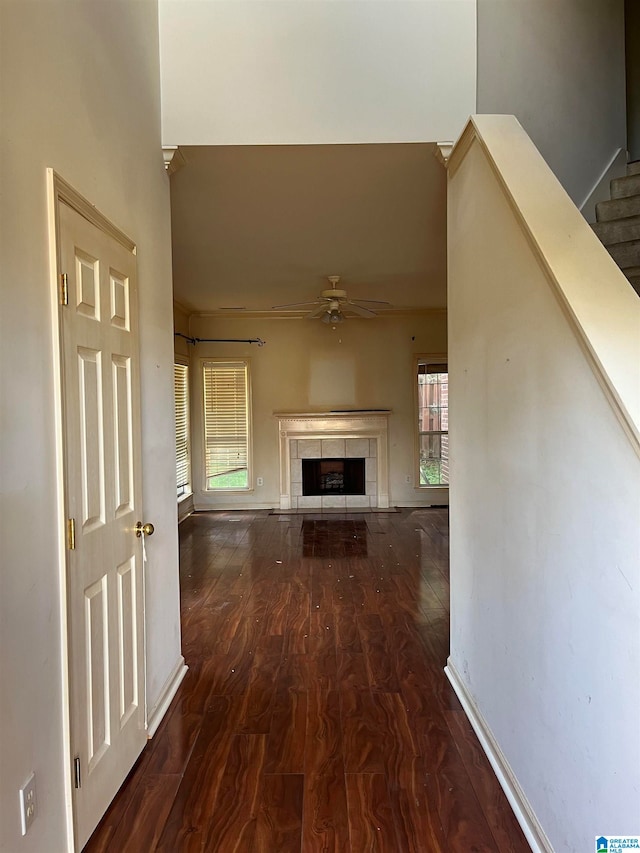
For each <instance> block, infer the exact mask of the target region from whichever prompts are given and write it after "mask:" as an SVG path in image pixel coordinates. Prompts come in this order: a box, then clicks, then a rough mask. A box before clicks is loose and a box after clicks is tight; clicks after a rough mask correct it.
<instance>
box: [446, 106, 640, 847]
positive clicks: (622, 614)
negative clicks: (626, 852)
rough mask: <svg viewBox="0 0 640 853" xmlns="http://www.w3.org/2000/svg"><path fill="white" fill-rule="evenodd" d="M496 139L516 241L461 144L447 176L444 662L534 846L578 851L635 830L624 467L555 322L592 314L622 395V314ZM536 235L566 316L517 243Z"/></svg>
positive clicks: (576, 339)
mask: <svg viewBox="0 0 640 853" xmlns="http://www.w3.org/2000/svg"><path fill="white" fill-rule="evenodd" d="M480 118H482V117H480ZM518 130H519V129H518ZM515 135H517V134H515ZM513 143H514V140H513V139H511V138H510V139H507V140H506V141H505V143H504V146H503V150H502V151H501V152H500V153H501V158H498V159H497V160H496V162H497V164H498V168H500V165H501V162H505V161H506V160H507V158H512V160H510V161H509V165H510V169H511V171H512V174H517V170H518V169H521V170H522V172H523V175H524V178H523V179H522V183H523V184H524V183H526V182H528V183H529V192H528V195H527V197H526V199H525V201H526V203H527V206H528V207H530V209H531V211H532V212H533V213H534V214H535V216H536V220H535V221H534V220H533V219H529V220H528V227H529V229H530V234H528V235H527V234H525V232H524V230H523V229H522V228H521V226H520V223H519V222H517V220H516V219H515V217H514V214H513V210H514V208H515V207H516V206H517V205H518V204H519V203H520V201H521V200H522V193H520V195H518V194H516V195H514V198H515V199H516V201H515V204H514V203H513V202H511V201H510V200H508V199H507V198H506V197H505V195H504V194H503V190H502V188H501V186H500V185H499V183H498V180H497V178H496V176H495V174H494V171H493V170H492V166H491V165H489V163H488V161H487V160H486V159H485V156H484V154H483V153H482V150H481V148H480V145H479V143H477V142H474V143H473V144H472V147H471V148H470V150H469V153H468V154H467V156H466V158H465V159H463V160H462V162H461V164H460V165H459V166H458V169H457V171H456V172H455V174H454V175H453V177H450V191H449V199H448V203H449V246H450V250H449V265H450V266H449V303H448V305H449V309H448V310H449V371H450V394H449V399H450V410H451V431H450V445H451V657H450V665H451V667H452V668H453V670H454V671H455V673H457V675H458V677H459V679H460V683H461V684H462V686H463V690H464V691H465V692H466V694H467V695H468V697H469V698H470V701H471V703H472V705H473V707H474V709H475V711H476V712H478V714H479V715H480V716H481V717H482V718H483V719H484V721H485V723H486V725H487V727H488V729H489V732H490V734H491V735H492V736H493V737H494V738H495V740H496V741H497V744H498V747H499V749H500V750H501V751H502V754H503V755H504V757H505V759H506V761H507V763H508V764H509V765H510V768H511V771H512V773H513V775H514V776H515V779H516V780H517V783H518V784H519V786H520V788H521V789H522V791H523V792H524V796H525V798H526V799H527V800H528V803H529V805H530V807H531V808H532V810H533V812H534V813H535V816H536V818H537V820H538V822H539V824H540V826H541V827H542V830H543V832H544V833H546V835H547V836H548V839H549V841H550V843H551V847H552V849H553V850H554V851H556V853H565V852H566V851H576V853H578V851H584V850H590V849H593V844H594V837H595V836H597V835H601V834H612V833H613V834H615V833H621V834H624V833H627V832H637V819H638V802H639V798H640V727H639V726H638V708H639V707H640V677H639V674H640V631H639V630H638V625H639V624H640V527H639V526H638V509H639V507H640V464H639V460H638V456H637V455H636V452H635V450H634V445H633V443H632V442H631V441H630V440H629V438H628V436H627V435H626V434H625V432H624V430H623V428H622V427H621V423H620V421H619V420H618V418H617V417H616V414H615V413H614V410H613V408H612V407H611V405H610V403H609V401H608V399H607V398H606V396H605V394H604V393H603V389H602V386H601V385H600V384H599V381H598V379H597V378H596V376H595V375H594V372H593V370H592V368H591V366H590V365H589V364H588V362H587V359H586V357H585V351H587V350H588V348H589V347H588V346H587V345H585V339H584V338H583V337H582V335H580V334H578V333H577V331H576V330H577V326H576V327H572V326H571V325H570V323H569V322H568V320H567V314H570V313H571V312H572V311H573V310H574V309H575V308H576V306H578V303H579V311H580V314H582V316H583V317H584V318H586V319H585V322H584V323H581V325H582V328H583V329H587V330H588V326H589V323H590V322H593V327H594V330H595V332H596V333H595V334H594V335H593V337H591V336H590V346H592V347H593V348H594V349H595V353H596V359H598V360H599V361H600V363H601V364H607V363H610V364H611V365H612V372H616V371H617V373H618V375H619V378H620V380H621V384H620V388H621V389H622V386H623V385H624V382H625V380H626V383H627V384H626V387H625V388H624V390H621V393H620V399H621V400H623V401H624V400H625V399H626V400H631V399H632V398H633V395H634V393H635V394H637V390H638V387H640V382H639V373H638V371H639V365H640V343H639V342H640V336H639V335H638V331H640V322H639V321H638V315H639V313H640V312H639V311H638V301H637V298H636V297H635V294H633V291H632V290H631V288H630V287H629V286H628V285H627V284H626V283H625V281H624V278H623V277H622V276H621V274H620V272H619V270H617V269H616V268H615V265H614V264H612V263H611V262H610V259H609V258H607V257H606V253H605V252H604V250H603V249H602V247H601V246H600V245H599V244H598V243H597V241H596V240H594V238H593V235H592V234H590V233H589V232H588V226H587V225H586V223H584V222H581V221H580V217H579V215H578V214H577V212H576V211H575V210H574V209H573V208H571V206H570V205H568V204H567V201H566V199H565V198H564V194H563V193H562V192H561V190H559V188H555V187H554V186H551V185H550V184H549V182H545V181H544V180H543V178H544V175H543V174H542V172H541V168H543V167H542V164H540V163H539V162H538V161H536V158H535V157H532V158H531V159H530V160H529V159H526V158H525V156H524V154H527V155H528V154H530V152H527V151H522V152H520V151H519V150H517V151H516V150H515V149H514V144H513ZM492 150H493V149H492ZM454 156H455V155H454ZM494 156H495V154H494ZM502 174H503V176H504V175H505V172H504V171H503V172H502ZM506 180H507V186H508V187H509V189H510V191H511V192H514V190H513V184H510V183H509V180H508V178H506ZM549 181H550V182H551V183H552V184H555V181H553V180H552V179H551V178H549ZM566 207H569V208H571V209H570V210H569V214H571V216H569V215H567V216H565V215H564V211H565V208H566ZM521 209H522V208H521ZM555 211H557V212H559V217H560V218H557V219H554V218H553V216H552V214H554V212H555ZM560 214H561V216H560ZM576 219H577V220H578V222H576ZM545 222H548V225H545V224H544V223H545ZM578 226H580V227H578ZM544 227H547V228H548V231H547V233H546V246H547V247H548V252H549V253H548V254H547V263H549V264H550V269H551V270H553V271H554V273H555V272H558V271H560V270H563V271H564V275H565V278H564V279H563V281H564V282H565V283H566V288H564V290H563V292H564V296H565V297H567V294H569V297H568V299H569V301H568V308H567V309H565V310H563V307H562V305H561V300H560V299H558V298H557V296H556V293H555V292H554V290H553V288H552V286H551V285H550V284H549V281H548V279H547V277H546V275H545V272H544V267H543V265H542V264H541V263H540V261H539V259H538V258H537V257H536V256H535V255H534V253H533V251H532V248H531V241H532V240H536V239H538V238H539V237H540V235H541V234H542V233H543V228H544ZM590 271H591V272H590ZM572 291H573V295H574V296H575V301H574V300H573V299H572V298H571V295H570V294H571V292H572ZM565 311H566V313H565ZM620 312H624V313H625V314H626V316H627V317H628V318H631V319H629V320H628V321H627V323H626V325H625V323H624V322H621V319H620ZM587 315H590V316H589V317H588V316H587ZM587 321H588V322H587ZM634 328H635V336H634V335H633V329H634ZM596 338H597V340H596ZM621 340H622V341H623V342H624V346H626V347H627V357H626V359H621V358H619V355H620V354H621V352H622V349H621V345H620V341H621ZM583 346H584V348H583ZM616 365H617V366H616ZM614 368H615V370H614ZM616 381H617V379H616ZM623 405H624V404H623ZM627 411H632V407H631V406H629V407H628V408H627ZM636 449H637V448H636Z"/></svg>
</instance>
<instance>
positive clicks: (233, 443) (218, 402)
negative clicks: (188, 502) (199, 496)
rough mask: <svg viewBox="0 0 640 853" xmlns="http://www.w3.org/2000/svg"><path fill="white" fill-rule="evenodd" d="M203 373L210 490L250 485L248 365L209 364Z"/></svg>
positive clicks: (208, 483) (240, 363) (236, 362)
mask: <svg viewBox="0 0 640 853" xmlns="http://www.w3.org/2000/svg"><path fill="white" fill-rule="evenodd" d="M203 370H204V433H205V477H206V483H207V489H234V488H235V489H238V488H240V489H242V488H244V489H246V488H248V486H249V478H248V467H249V400H248V365H247V363H246V362H244V361H229V362H206V363H205V364H204V367H203Z"/></svg>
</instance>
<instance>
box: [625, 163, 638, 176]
mask: <svg viewBox="0 0 640 853" xmlns="http://www.w3.org/2000/svg"><path fill="white" fill-rule="evenodd" d="M627 175H640V160H632V161H631V162H630V163H627Z"/></svg>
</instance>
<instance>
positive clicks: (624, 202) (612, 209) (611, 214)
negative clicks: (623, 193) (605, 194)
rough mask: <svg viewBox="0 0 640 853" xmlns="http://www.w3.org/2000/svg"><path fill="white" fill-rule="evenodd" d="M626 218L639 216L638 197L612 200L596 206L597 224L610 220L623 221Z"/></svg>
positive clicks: (601, 202) (639, 197)
mask: <svg viewBox="0 0 640 853" xmlns="http://www.w3.org/2000/svg"><path fill="white" fill-rule="evenodd" d="M627 216H640V196H630V197H629V198H614V199H611V200H610V201H599V202H598V204H596V219H597V220H598V222H610V221H611V220H612V219H624V218H626V217H627Z"/></svg>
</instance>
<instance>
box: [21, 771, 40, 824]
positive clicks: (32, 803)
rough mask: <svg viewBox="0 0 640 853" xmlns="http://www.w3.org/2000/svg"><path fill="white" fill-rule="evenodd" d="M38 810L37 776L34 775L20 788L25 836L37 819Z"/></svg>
mask: <svg viewBox="0 0 640 853" xmlns="http://www.w3.org/2000/svg"><path fill="white" fill-rule="evenodd" d="M36 809H37V801H36V774H35V773H32V774H31V776H29V778H28V779H27V781H26V782H25V783H24V785H23V786H22V788H20V820H21V822H22V834H23V835H26V834H27V830H28V829H29V827H30V826H31V824H32V823H33V822H34V820H35V819H36Z"/></svg>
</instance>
